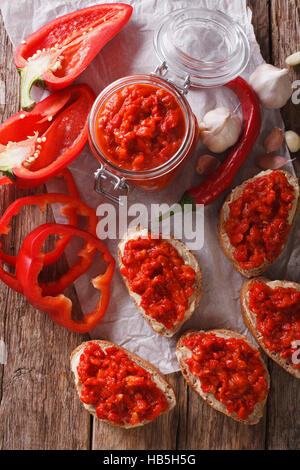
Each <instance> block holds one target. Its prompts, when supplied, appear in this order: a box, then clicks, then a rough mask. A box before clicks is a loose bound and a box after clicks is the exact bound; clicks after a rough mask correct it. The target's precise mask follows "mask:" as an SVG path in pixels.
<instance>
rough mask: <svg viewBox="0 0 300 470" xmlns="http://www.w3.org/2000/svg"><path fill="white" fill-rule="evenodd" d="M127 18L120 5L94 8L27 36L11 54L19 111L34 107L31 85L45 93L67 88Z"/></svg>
mask: <svg viewBox="0 0 300 470" xmlns="http://www.w3.org/2000/svg"><path fill="white" fill-rule="evenodd" d="M131 14H132V7H131V6H130V5H125V4H123V3H112V4H102V5H94V6H92V7H89V8H84V9H82V10H77V11H75V12H73V13H70V14H68V15H64V16H61V17H60V18H57V19H55V20H53V21H51V22H50V23H48V24H46V25H45V26H43V27H42V28H40V29H38V30H37V31H35V32H34V33H33V34H31V35H30V36H28V37H27V38H26V39H25V40H24V41H23V42H22V43H21V44H20V45H19V46H18V48H17V50H16V53H15V64H16V67H17V69H18V72H19V73H20V75H21V108H22V109H24V110H26V111H29V110H31V109H32V108H33V107H34V105H35V102H34V101H33V100H32V98H31V96H30V91H31V88H32V86H33V85H34V84H36V85H40V86H43V87H47V88H49V90H60V89H62V88H65V87H66V86H68V85H70V83H72V82H73V81H74V80H75V78H76V77H78V75H80V74H81V73H82V72H83V70H84V69H85V68H86V67H87V66H88V65H89V63H90V62H91V61H92V60H93V58H94V57H95V56H96V55H97V54H98V52H99V51H100V50H101V49H102V47H103V46H104V45H105V44H106V43H107V42H108V41H109V40H110V39H112V38H113V37H114V36H115V35H116V34H117V33H118V32H119V31H120V30H121V29H122V28H123V26H124V25H125V24H126V23H127V21H128V20H129V18H130V16H131Z"/></svg>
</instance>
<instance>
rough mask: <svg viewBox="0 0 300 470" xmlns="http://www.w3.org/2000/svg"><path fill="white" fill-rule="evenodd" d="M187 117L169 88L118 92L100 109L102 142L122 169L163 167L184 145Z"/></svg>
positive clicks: (132, 88)
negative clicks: (167, 89)
mask: <svg viewBox="0 0 300 470" xmlns="http://www.w3.org/2000/svg"><path fill="white" fill-rule="evenodd" d="M185 128H186V126H185V118H184V114H183V111H182V109H181V107H180V106H179V104H178V102H177V100H176V99H175V98H174V96H172V95H171V93H169V92H168V91H166V90H164V89H163V88H159V87H158V86H154V85H148V84H138V83H136V84H134V85H128V86H125V87H124V88H122V89H120V90H119V91H117V92H115V93H114V94H113V95H112V97H111V98H109V99H108V100H107V101H106V102H105V103H104V105H103V106H102V108H101V109H100V111H99V114H98V118H97V140H98V145H99V147H100V148H101V150H102V151H103V153H104V154H105V156H106V157H107V158H108V159H109V160H111V162H112V163H114V164H115V165H117V166H118V167H120V168H124V169H127V170H135V171H141V170H149V169H153V168H157V167H159V166H161V165H162V164H163V163H165V162H167V161H168V160H170V158H171V157H172V156H173V155H174V154H175V153H176V152H177V150H178V149H179V148H180V146H181V144H182V142H183V138H184V135H185Z"/></svg>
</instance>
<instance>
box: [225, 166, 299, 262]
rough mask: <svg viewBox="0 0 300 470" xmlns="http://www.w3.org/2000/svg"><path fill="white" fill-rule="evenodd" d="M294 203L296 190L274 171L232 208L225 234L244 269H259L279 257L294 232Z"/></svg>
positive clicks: (251, 184) (249, 186)
mask: <svg viewBox="0 0 300 470" xmlns="http://www.w3.org/2000/svg"><path fill="white" fill-rule="evenodd" d="M294 199H295V194H294V189H293V186H292V185H290V184H289V182H288V180H287V178H286V177H285V176H284V174H282V173H281V172H279V171H273V172H272V173H269V174H267V175H264V176H262V177H260V178H256V179H254V180H252V181H251V182H249V183H248V184H247V185H246V187H245V189H244V190H243V192H242V194H241V195H240V196H239V197H238V198H237V199H235V200H234V201H232V202H231V203H230V204H229V218H228V220H227V221H226V223H225V230H226V233H227V235H228V237H229V240H230V243H231V245H232V246H233V247H234V252H233V256H234V259H235V260H236V261H237V262H238V263H239V266H240V267H241V268H243V269H253V268H257V267H259V266H261V265H262V264H263V263H264V262H265V261H266V260H267V261H269V262H272V261H273V260H274V259H275V258H277V257H278V256H279V254H280V252H281V249H282V246H283V245H284V244H285V242H286V240H287V237H288V234H289V231H290V228H291V226H290V224H289V223H288V216H289V211H290V210H291V209H292V207H293V201H294Z"/></svg>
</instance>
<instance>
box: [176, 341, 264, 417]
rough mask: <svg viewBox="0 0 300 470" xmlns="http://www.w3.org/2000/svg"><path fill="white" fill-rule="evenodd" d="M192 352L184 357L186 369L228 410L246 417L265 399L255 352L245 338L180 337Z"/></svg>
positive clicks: (262, 376) (261, 374)
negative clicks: (187, 356) (189, 355)
mask: <svg viewBox="0 0 300 470" xmlns="http://www.w3.org/2000/svg"><path fill="white" fill-rule="evenodd" d="M182 344H183V345H184V346H185V347H187V348H188V349H190V350H191V351H192V356H191V357H190V358H187V359H185V363H186V364H187V366H188V367H189V371H190V372H191V373H192V374H193V375H194V376H195V377H198V378H199V380H200V385H201V388H202V390H203V392H204V393H209V392H210V393H213V394H214V396H215V397H216V399H217V400H219V401H220V402H222V403H223V404H224V405H225V406H226V409H227V411H228V412H229V413H236V414H237V416H238V418H239V419H241V420H246V419H247V418H248V416H249V415H251V413H252V412H253V410H254V406H255V404H256V403H258V402H261V401H263V400H264V399H265V397H266V396H267V394H268V385H267V381H266V379H265V374H266V373H265V369H264V367H263V365H262V362H261V360H260V353H259V351H255V350H254V349H252V348H251V347H250V346H249V345H248V344H247V343H246V341H244V340H242V339H236V338H221V337H219V336H217V335H215V334H214V333H207V334H206V333H198V334H195V335H190V336H187V337H186V338H183V340H182Z"/></svg>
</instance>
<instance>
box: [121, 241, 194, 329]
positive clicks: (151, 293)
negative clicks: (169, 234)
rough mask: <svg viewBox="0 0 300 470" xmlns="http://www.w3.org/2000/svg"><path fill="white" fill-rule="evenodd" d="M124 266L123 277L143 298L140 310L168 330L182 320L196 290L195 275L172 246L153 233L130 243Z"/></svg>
mask: <svg viewBox="0 0 300 470" xmlns="http://www.w3.org/2000/svg"><path fill="white" fill-rule="evenodd" d="M122 263H123V266H122V268H121V274H122V275H123V276H125V277H126V278H127V280H128V283H129V287H130V289H131V290H132V292H135V293H136V294H138V295H139V296H141V302H140V307H142V308H143V309H144V310H145V313H146V315H149V316H150V317H152V318H154V319H155V320H157V321H158V322H160V323H162V324H163V325H164V326H165V327H166V328H167V329H171V328H173V326H174V324H175V322H181V321H182V320H183V318H184V314H185V312H186V310H187V309H188V307H189V298H190V297H191V295H192V294H193V293H194V291H195V288H194V284H195V277H196V273H195V271H194V269H192V268H191V267H190V266H188V265H186V264H184V260H183V258H182V257H181V256H180V255H179V253H178V251H177V250H176V248H174V246H173V245H171V243H169V242H168V241H166V240H163V239H161V238H160V239H153V238H151V234H149V236H148V238H142V237H139V238H137V239H132V240H128V241H127V242H126V244H125V248H124V253H123V257H122Z"/></svg>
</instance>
